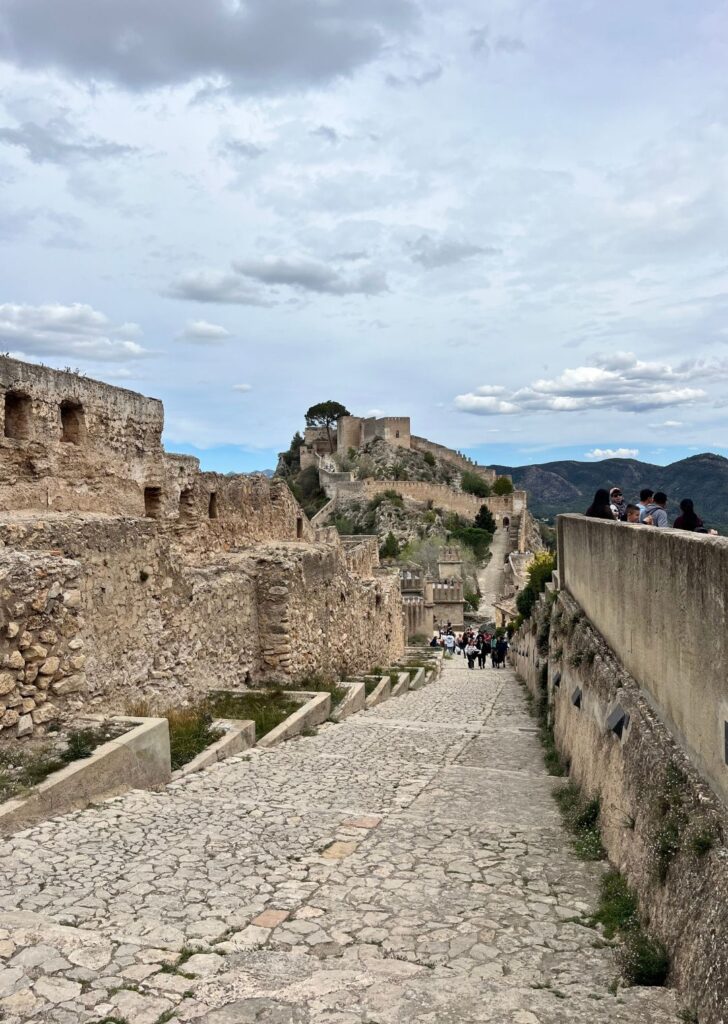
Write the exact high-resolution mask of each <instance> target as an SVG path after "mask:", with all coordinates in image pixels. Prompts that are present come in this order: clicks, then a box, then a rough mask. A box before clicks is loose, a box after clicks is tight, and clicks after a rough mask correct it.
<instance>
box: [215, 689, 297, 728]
mask: <svg viewBox="0 0 728 1024" xmlns="http://www.w3.org/2000/svg"><path fill="white" fill-rule="evenodd" d="M300 706H301V705H300V704H298V703H297V702H296V701H294V700H291V699H290V697H286V695H285V693H284V692H283V690H278V689H270V690H265V691H262V690H261V691H253V690H248V691H247V692H241V693H222V692H220V693H213V694H211V695H210V696H209V697H208V701H207V707H208V708H209V710H210V711H211V712H212V714H213V715H214V716H215V718H237V719H245V718H249V719H252V720H253V721H254V722H255V737H256V739H258V740H259V739H260V738H261V737H262V736H265V735H266V734H267V733H269V732H271V730H273V729H275V728H276V726H277V725H280V724H281V722H283V721H285V719H286V718H288V716H289V715H292V714H293V712H294V711H297V710H298V709H299V707H300Z"/></svg>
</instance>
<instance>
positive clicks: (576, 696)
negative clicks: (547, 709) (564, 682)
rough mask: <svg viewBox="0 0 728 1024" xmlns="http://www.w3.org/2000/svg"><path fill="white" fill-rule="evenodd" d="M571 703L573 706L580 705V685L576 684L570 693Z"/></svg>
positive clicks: (577, 706) (578, 706)
mask: <svg viewBox="0 0 728 1024" xmlns="http://www.w3.org/2000/svg"><path fill="white" fill-rule="evenodd" d="M571 703H572V704H573V705H574V707H575V708H580V707H581V687H580V686H577V688H576V689H575V690H574V692H573V693H572V695H571Z"/></svg>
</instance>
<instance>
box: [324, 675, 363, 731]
mask: <svg viewBox="0 0 728 1024" xmlns="http://www.w3.org/2000/svg"><path fill="white" fill-rule="evenodd" d="M339 685H340V686H345V687H346V688H347V690H348V693H347V694H346V696H345V697H344V699H343V700H342V701H341V703H340V704H339V705H338V707H336V708H335V709H334V711H333V712H332V714H331V718H332V720H333V721H334V722H343V721H344V719H345V718H348V717H349V716H350V715H355V714H356V713H357V711H363V710H364V708H365V707H366V700H367V689H366V686H365V685H364V683H357V682H347V681H342V682H341V683H339Z"/></svg>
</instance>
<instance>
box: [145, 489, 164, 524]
mask: <svg viewBox="0 0 728 1024" xmlns="http://www.w3.org/2000/svg"><path fill="white" fill-rule="evenodd" d="M161 514H162V488H161V487H145V488H144V515H145V516H147V518H148V519H159V517H160V515H161Z"/></svg>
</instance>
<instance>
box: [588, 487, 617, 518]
mask: <svg viewBox="0 0 728 1024" xmlns="http://www.w3.org/2000/svg"><path fill="white" fill-rule="evenodd" d="M584 514H585V515H587V516H590V517H591V518H592V519H611V520H612V521H614V516H613V514H612V509H611V508H610V505H609V491H608V490H606V489H605V488H604V487H600V488H599V490H598V491H597V492H596V494H595V495H594V500H593V501H592V503H591V505H590V506H589V508H588V509H587V510H586V512H585V513H584Z"/></svg>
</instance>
